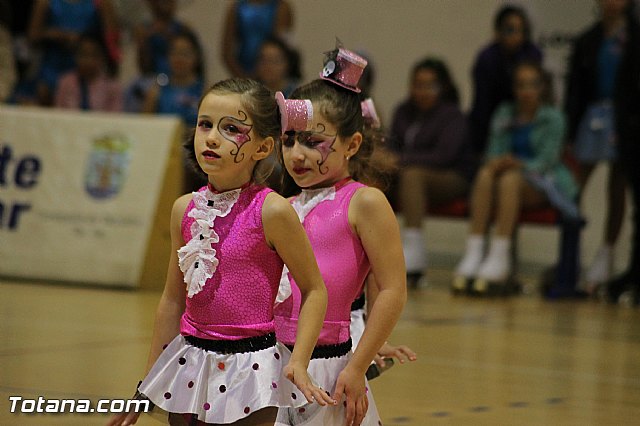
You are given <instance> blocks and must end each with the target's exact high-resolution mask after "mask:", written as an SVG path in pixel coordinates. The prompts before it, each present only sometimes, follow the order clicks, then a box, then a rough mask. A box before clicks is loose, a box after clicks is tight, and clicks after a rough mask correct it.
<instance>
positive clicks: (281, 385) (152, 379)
mask: <svg viewBox="0 0 640 426" xmlns="http://www.w3.org/2000/svg"><path fill="white" fill-rule="evenodd" d="M279 135H280V124H279V118H278V113H277V106H276V103H275V101H274V100H273V97H272V95H271V92H269V90H268V89H266V88H265V87H264V86H262V85H260V84H259V83H257V82H254V81H251V80H244V79H230V80H225V81H222V82H219V83H217V84H216V85H214V86H213V87H212V88H211V89H210V90H209V91H207V93H206V94H205V95H204V97H203V98H202V101H201V102H200V107H199V111H198V122H197V128H196V130H195V133H194V136H193V138H192V141H193V150H192V153H193V156H194V157H195V159H196V161H197V163H198V165H199V166H200V168H201V169H202V170H203V171H204V172H205V173H206V174H207V176H208V178H209V183H208V184H207V186H204V187H202V188H201V189H200V190H199V191H198V192H194V193H193V194H187V195H184V196H182V197H180V198H179V199H178V200H176V202H175V203H174V207H173V211H172V214H171V237H172V246H173V251H172V256H171V259H170V264H169V270H168V273H167V282H166V285H165V289H164V293H163V295H162V298H161V300H160V305H159V306H158V310H157V314H156V321H155V327H154V333H153V338H152V343H151V351H150V355H149V361H148V364H147V371H148V373H147V375H146V377H145V379H144V380H143V381H142V382H141V383H140V384H139V386H138V392H139V393H140V395H141V397H146V398H149V399H150V400H151V401H152V402H153V403H154V404H155V405H156V406H157V407H160V408H161V409H163V410H165V411H167V412H169V421H170V423H171V424H199V425H202V424H211V423H213V424H221V423H222V424H237V425H240V424H241V425H249V424H251V425H269V426H271V425H273V423H274V420H275V415H276V409H275V408H273V407H277V406H287V404H291V405H293V406H297V405H301V404H303V403H304V402H305V400H306V401H308V402H311V401H317V402H318V403H319V404H323V405H324V404H327V403H333V401H332V400H331V399H330V397H329V396H328V395H326V394H325V393H324V392H323V391H321V390H320V389H319V388H318V387H316V386H314V385H313V384H312V383H311V380H310V379H309V376H308V375H307V365H308V362H309V358H310V356H311V352H312V350H313V346H314V344H315V342H316V339H317V337H318V334H319V331H320V328H321V324H322V318H323V317H324V313H325V308H326V290H325V288H324V285H323V282H322V277H321V276H320V274H319V271H318V267H317V264H316V262H315V259H314V257H313V252H312V250H311V247H310V246H309V241H308V239H307V238H306V236H305V234H304V230H303V229H302V227H301V225H300V223H299V221H298V219H297V217H296V215H295V212H294V211H293V209H292V208H291V206H290V205H289V204H288V203H287V201H286V200H284V199H283V198H282V197H280V196H279V195H277V194H275V193H273V192H272V191H271V190H270V189H267V188H265V187H263V186H261V184H260V183H261V182H263V181H264V179H265V177H266V176H267V175H268V174H269V170H265V169H264V166H265V163H264V160H265V159H266V158H267V157H268V156H269V155H270V154H271V152H272V150H273V147H274V144H275V139H276V138H278V137H279ZM283 263H284V264H286V265H287V267H288V269H289V270H291V272H292V274H293V275H294V276H295V277H296V280H297V281H298V282H300V283H302V284H301V286H300V288H301V289H302V292H303V299H302V300H303V303H302V304H301V305H300V329H299V330H298V333H297V339H296V347H295V349H294V351H293V353H291V352H289V350H288V349H287V348H285V347H284V346H283V345H282V344H280V343H276V340H275V334H274V317H273V306H274V301H275V296H276V293H277V290H278V285H279V280H280V277H281V273H282V268H283ZM185 283H186V286H185ZM293 384H295V385H296V386H297V387H298V389H299V390H298V389H296V388H295V386H293ZM137 416H138V414H137V413H130V414H126V413H125V414H122V415H119V416H116V417H114V418H113V419H112V421H111V422H110V423H109V424H110V425H124V424H132V423H135V421H136V419H137Z"/></svg>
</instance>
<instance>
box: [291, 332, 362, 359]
mask: <svg viewBox="0 0 640 426" xmlns="http://www.w3.org/2000/svg"><path fill="white" fill-rule="evenodd" d="M285 346H286V347H287V348H289V350H290V351H293V345H285ZM350 350H351V337H349V340H347V341H346V342H342V343H336V344H335V345H318V346H316V347H315V348H313V353H312V354H311V359H318V358H338V357H341V356H343V355H346V354H348V353H349V351H350Z"/></svg>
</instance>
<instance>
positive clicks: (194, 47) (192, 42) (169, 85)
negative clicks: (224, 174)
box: [143, 31, 206, 192]
mask: <svg viewBox="0 0 640 426" xmlns="http://www.w3.org/2000/svg"><path fill="white" fill-rule="evenodd" d="M161 75H162V74H161ZM203 91H204V57H203V53H202V47H201V46H200V42H199V41H198V39H197V37H196V35H195V34H194V33H192V32H190V31H185V32H182V33H179V34H176V35H174V36H173V37H172V38H171V41H170V43H169V77H168V78H167V79H166V80H164V79H162V78H160V76H159V77H158V80H157V84H155V85H154V86H153V87H151V89H149V91H148V92H147V96H146V98H145V101H144V108H143V112H147V113H160V114H176V115H178V116H180V118H181V119H182V122H183V123H184V125H185V131H186V132H187V133H188V132H190V131H191V130H192V129H193V128H195V126H196V121H197V118H198V102H199V101H200V97H201V96H202V92H203ZM183 160H184V161H183V163H184V171H185V187H184V190H185V192H191V191H196V190H197V189H199V188H200V187H202V185H204V184H206V180H204V175H200V174H197V173H196V171H195V169H194V168H193V167H192V166H191V165H190V164H188V162H187V159H186V158H184V159H183Z"/></svg>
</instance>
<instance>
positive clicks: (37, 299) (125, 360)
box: [0, 270, 640, 426]
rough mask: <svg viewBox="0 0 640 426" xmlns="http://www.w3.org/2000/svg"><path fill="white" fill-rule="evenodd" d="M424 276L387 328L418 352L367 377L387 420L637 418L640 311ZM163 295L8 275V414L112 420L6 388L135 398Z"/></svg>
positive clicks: (602, 421)
mask: <svg viewBox="0 0 640 426" xmlns="http://www.w3.org/2000/svg"><path fill="white" fill-rule="evenodd" d="M428 279H429V285H428V286H426V287H422V288H419V289H417V290H411V291H410V295H409V299H408V302H407V305H406V308H405V310H404V312H403V315H402V319H401V320H400V322H399V323H398V325H397V327H396V329H395V331H394V333H393V336H392V337H391V339H390V342H391V343H395V344H400V343H404V344H407V345H409V346H411V347H412V348H413V349H415V350H416V351H417V352H418V357H419V358H418V361H416V362H414V363H411V364H410V365H398V363H396V365H395V366H394V367H393V368H391V369H390V370H388V371H387V372H385V373H384V374H383V375H382V376H380V377H379V378H377V379H375V380H373V381H372V382H371V387H372V389H373V394H374V396H375V399H376V403H377V405H378V408H379V410H380V414H381V416H382V418H383V421H384V424H385V425H387V426H392V425H393V426H405V425H406V426H418V425H420V426H421V425H432V424H433V425H437V424H447V425H627V424H634V423H635V424H637V421H638V419H639V418H640V310H638V309H630V308H625V307H618V306H608V305H606V304H603V303H600V302H596V301H545V300H543V299H541V298H540V297H539V296H538V295H537V294H536V292H535V291H534V290H535V286H536V283H535V280H534V279H533V277H524V283H525V289H528V290H529V292H528V294H527V293H525V294H523V295H519V296H516V297H510V298H472V297H465V296H462V297H454V296H452V295H450V293H449V291H448V284H449V280H450V279H451V273H450V271H446V270H432V271H430V275H429V277H428ZM159 297H160V293H158V292H156V291H132V290H113V289H108V290H107V289H102V288H95V287H94V288H91V287H81V286H74V287H71V286H62V285H47V284H44V283H31V282H23V281H20V282H17V281H10V280H0V329H1V330H2V334H1V336H0V337H1V338H2V341H3V345H2V348H0V399H1V400H2V403H0V407H2V408H1V409H0V424H1V425H71V426H73V425H82V426H86V425H102V424H104V423H105V422H106V419H107V417H105V416H103V415H97V414H73V415H69V414H65V415H60V414H48V413H43V414H12V413H10V405H11V404H10V400H9V397H10V396H16V395H19V396H21V397H22V398H24V399H32V400H37V399H38V397H39V396H42V397H44V398H46V399H48V400H51V399H71V398H75V399H89V400H91V401H94V402H95V401H97V400H98V399H100V398H109V399H115V398H128V397H130V396H131V394H132V393H133V391H134V388H135V386H136V384H137V382H138V380H139V379H140V378H141V377H140V376H141V374H142V371H143V369H144V365H145V362H146V357H147V350H148V344H149V340H150V338H151V331H152V325H153V316H154V312H155V307H156V305H157V302H158V299H159ZM634 419H635V420H634ZM138 424H140V425H157V424H159V423H158V422H157V421H156V420H154V419H151V418H149V417H148V416H146V417H144V418H142V419H141V420H140V421H139V422H138Z"/></svg>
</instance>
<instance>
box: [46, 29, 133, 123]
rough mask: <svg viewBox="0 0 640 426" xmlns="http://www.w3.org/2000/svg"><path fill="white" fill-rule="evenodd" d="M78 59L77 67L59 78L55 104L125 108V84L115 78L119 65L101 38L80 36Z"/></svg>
mask: <svg viewBox="0 0 640 426" xmlns="http://www.w3.org/2000/svg"><path fill="white" fill-rule="evenodd" d="M75 62H76V66H75V68H74V69H72V70H71V71H69V72H67V73H65V74H63V75H62V76H61V77H60V80H59V81H58V85H57V87H56V94H55V103H54V105H55V106H56V107H59V108H69V109H81V110H85V111H86V110H92V111H112V112H117V111H122V87H121V86H120V83H119V82H118V81H117V80H116V79H114V74H115V67H116V65H115V63H113V61H112V60H111V59H110V57H109V53H108V51H107V46H106V44H105V43H104V41H103V40H102V38H101V37H100V36H96V35H92V34H83V35H82V36H80V39H79V40H78V43H77V48H76V53H75Z"/></svg>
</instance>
